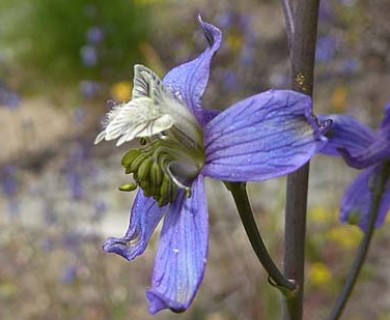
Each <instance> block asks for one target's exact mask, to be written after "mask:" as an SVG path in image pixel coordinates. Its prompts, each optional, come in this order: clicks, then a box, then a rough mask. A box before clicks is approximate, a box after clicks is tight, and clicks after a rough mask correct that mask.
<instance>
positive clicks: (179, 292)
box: [147, 176, 208, 314]
mask: <svg viewBox="0 0 390 320" xmlns="http://www.w3.org/2000/svg"><path fill="white" fill-rule="evenodd" d="M207 252H208V213H207V202H206V194H205V190H204V182H203V177H202V176H199V177H198V178H197V179H196V180H195V181H194V183H193V187H192V195H191V197H189V198H187V197H186V196H185V195H184V193H183V192H181V193H180V195H179V197H178V198H177V200H176V201H175V203H174V204H172V205H171V207H170V211H169V212H168V213H167V215H166V216H165V219H164V225H163V229H162V232H161V239H160V243H159V247H158V252H157V257H156V260H155V266H154V271H153V279H152V288H151V289H150V290H149V291H148V292H147V298H148V300H149V303H150V307H149V312H150V313H152V314H155V313H156V312H158V311H160V310H162V309H167V308H169V309H171V310H172V311H175V312H181V311H184V310H186V309H187V308H188V307H189V306H190V304H191V302H192V300H193V299H194V297H195V294H196V292H197V290H198V288H199V285H200V283H201V281H202V279H203V275H204V271H205V267H206V261H207V260H206V259H207Z"/></svg>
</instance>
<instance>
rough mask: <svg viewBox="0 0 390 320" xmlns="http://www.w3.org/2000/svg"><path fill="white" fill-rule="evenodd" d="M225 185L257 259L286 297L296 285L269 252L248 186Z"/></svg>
mask: <svg viewBox="0 0 390 320" xmlns="http://www.w3.org/2000/svg"><path fill="white" fill-rule="evenodd" d="M225 184H226V186H227V187H228V189H229V190H230V192H231V193H232V196H233V199H234V202H235V203H236V207H237V210H238V212H239V214H240V217H241V221H242V223H243V225H244V228H245V231H246V233H247V235H248V238H249V241H250V243H251V245H252V248H253V250H254V252H255V253H256V256H257V258H258V259H259V261H260V263H261V264H262V265H263V267H264V269H265V270H266V271H267V273H268V275H269V277H270V279H272V284H274V285H275V286H276V287H277V288H278V289H279V290H280V291H281V292H282V293H283V294H284V295H288V294H289V292H291V291H292V290H294V289H295V284H294V283H292V282H290V281H288V280H287V279H286V278H285V277H284V276H283V274H282V273H281V272H280V270H279V269H278V267H277V266H276V265H275V263H274V261H273V260H272V258H271V256H270V255H269V253H268V251H267V248H266V246H265V244H264V242H263V239H262V238H261V235H260V233H259V230H258V229H257V226H256V221H255V219H254V217H253V213H252V208H251V205H250V202H249V198H248V193H247V190H246V184H245V183H230V182H225Z"/></svg>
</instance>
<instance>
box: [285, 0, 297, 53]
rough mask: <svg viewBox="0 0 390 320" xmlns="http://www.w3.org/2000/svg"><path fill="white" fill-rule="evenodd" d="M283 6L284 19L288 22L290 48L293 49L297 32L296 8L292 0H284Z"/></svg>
mask: <svg viewBox="0 0 390 320" xmlns="http://www.w3.org/2000/svg"><path fill="white" fill-rule="evenodd" d="M282 8H283V14H284V20H285V22H286V31H287V40H288V48H289V50H290V51H291V47H292V43H293V39H294V34H295V24H294V8H293V6H292V3H291V0H282Z"/></svg>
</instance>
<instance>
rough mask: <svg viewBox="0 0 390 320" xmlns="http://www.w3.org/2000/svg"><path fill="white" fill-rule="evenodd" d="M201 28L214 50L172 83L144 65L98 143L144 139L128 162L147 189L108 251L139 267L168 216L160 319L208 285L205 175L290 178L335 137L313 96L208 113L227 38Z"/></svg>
mask: <svg viewBox="0 0 390 320" xmlns="http://www.w3.org/2000/svg"><path fill="white" fill-rule="evenodd" d="M199 22H200V26H201V28H202V31H203V33H204V36H205V38H206V40H207V42H208V47H207V48H206V49H205V51H204V52H203V53H202V54H200V55H199V56H198V57H197V58H196V59H194V60H192V61H190V62H187V63H184V64H182V65H179V66H178V67H176V68H174V69H172V70H171V71H170V72H168V74H167V75H166V76H165V78H164V79H163V80H162V81H161V80H160V79H159V78H158V76H157V75H156V74H154V73H153V72H152V71H151V70H149V69H148V68H146V67H144V66H141V65H137V66H136V67H135V76H134V88H133V94H132V100H131V101H129V102H128V103H125V104H122V105H118V106H115V107H114V108H113V110H111V112H110V113H109V114H108V117H107V120H106V123H105V129H104V130H103V131H102V132H101V133H100V134H99V135H98V136H97V138H96V141H95V143H99V142H100V141H102V140H115V139H118V141H117V145H121V144H124V143H125V142H128V141H131V140H133V139H134V138H141V142H140V146H139V147H138V148H134V149H131V150H130V151H128V152H127V153H126V154H125V156H124V157H123V159H122V164H123V166H124V167H125V168H126V172H127V173H132V174H133V178H134V180H135V183H136V186H139V187H140V189H139V191H138V194H137V196H136V199H135V202H134V205H133V208H132V211H131V218H130V225H129V228H128V230H127V232H126V234H125V236H124V237H123V238H109V239H107V240H106V242H105V243H104V250H105V251H107V252H114V253H117V254H119V255H121V256H122V257H124V258H125V259H127V260H129V261H131V260H134V259H135V258H136V257H137V256H139V255H141V254H142V253H143V252H144V251H145V249H146V247H147V244H148V241H149V239H150V237H151V235H152V233H153V232H154V230H155V229H156V226H157V225H158V223H159V222H160V220H161V219H164V223H163V227H162V231H161V238H160V243H159V247H158V252H157V256H156V259H155V265H154V270H153V276H152V286H151V289H149V290H148V292H147V298H148V300H149V303H150V308H149V311H150V313H152V314H154V313H156V312H158V311H160V310H162V309H166V308H169V309H171V310H173V311H175V312H181V311H184V310H186V309H187V308H188V307H189V306H190V304H191V303H192V301H193V299H194V297H195V294H196V292H197V290H198V288H199V286H200V284H201V282H202V279H203V276H204V272H205V267H206V263H207V253H208V233H209V232H208V231H209V229H208V210H207V198H206V191H205V187H204V177H205V176H206V177H211V178H214V179H218V180H224V181H231V182H234V181H236V182H237V181H261V180H265V179H270V178H274V177H278V176H281V175H285V174H288V173H290V172H292V171H294V170H296V169H297V168H299V167H300V166H302V165H303V164H305V163H306V162H307V161H309V159H310V158H311V157H312V156H313V155H314V154H315V153H316V152H317V151H318V149H320V148H321V147H322V146H323V145H324V143H325V140H326V139H325V137H324V136H323V135H322V133H323V129H324V128H323V127H319V126H318V123H317V121H316V118H315V117H314V116H313V115H312V102H311V99H310V97H308V96H306V95H303V94H300V93H297V92H294V91H289V90H270V91H267V92H263V93H260V94H257V95H254V96H252V97H249V98H247V99H245V100H242V101H240V102H238V103H236V104H234V105H233V106H231V107H230V108H228V109H227V110H226V111H224V112H222V113H219V112H217V111H213V110H210V109H205V108H203V107H202V95H203V93H204V91H205V89H206V86H207V83H208V79H209V73H210V63H211V60H212V57H213V56H214V54H215V53H216V52H217V50H218V48H219V47H220V44H221V41H222V35H221V31H220V30H219V29H218V28H216V27H215V26H213V25H211V24H208V23H205V22H203V21H202V20H201V19H200V18H199ZM134 188H135V186H134V184H129V185H127V186H126V185H125V186H123V190H127V191H131V190H133V189H134Z"/></svg>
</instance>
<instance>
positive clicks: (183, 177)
mask: <svg viewBox="0 0 390 320" xmlns="http://www.w3.org/2000/svg"><path fill="white" fill-rule="evenodd" d="M204 161H205V152H204V147H203V146H201V145H198V144H196V143H194V142H193V141H191V140H190V141H189V138H188V137H187V136H186V135H185V134H183V132H181V131H180V130H178V129H177V128H176V127H173V128H171V129H170V130H168V131H167V132H162V133H160V134H158V135H156V136H153V137H148V138H142V139H141V141H140V147H139V148H136V149H132V150H130V151H128V152H127V153H126V154H125V155H124V156H123V158H122V165H123V166H124V167H125V168H126V173H127V174H133V178H134V180H135V183H136V185H138V186H139V187H140V188H141V189H142V190H143V191H144V194H145V196H147V197H153V198H154V199H155V200H156V201H157V202H158V205H159V206H160V207H163V206H165V205H167V204H169V203H172V202H174V201H175V200H176V198H177V195H178V191H179V189H183V190H184V191H185V193H186V195H187V196H188V197H189V196H191V188H190V186H191V183H192V181H193V180H194V178H195V177H196V176H197V175H198V173H199V172H200V170H201V168H202V166H203V164H204ZM126 188H127V190H126ZM133 189H134V187H133V186H132V185H131V184H129V185H127V187H126V186H124V187H123V188H122V190H125V191H131V190H133Z"/></svg>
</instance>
